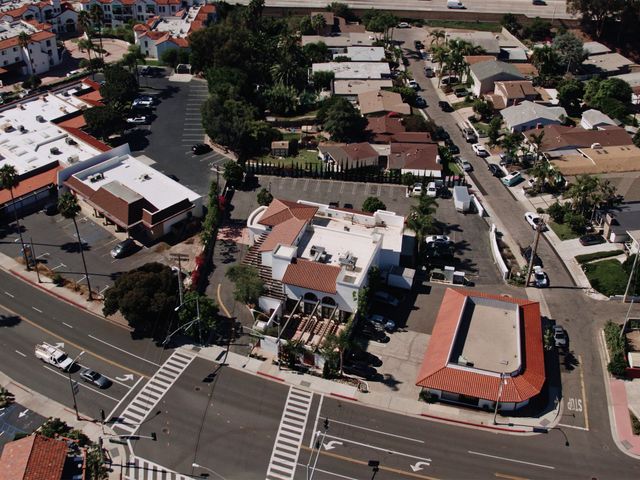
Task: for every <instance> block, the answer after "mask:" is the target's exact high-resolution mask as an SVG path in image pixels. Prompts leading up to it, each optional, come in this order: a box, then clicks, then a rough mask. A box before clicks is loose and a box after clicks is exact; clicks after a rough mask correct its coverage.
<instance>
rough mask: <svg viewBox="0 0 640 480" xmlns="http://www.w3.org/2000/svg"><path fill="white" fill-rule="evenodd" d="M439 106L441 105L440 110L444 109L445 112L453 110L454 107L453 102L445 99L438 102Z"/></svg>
mask: <svg viewBox="0 0 640 480" xmlns="http://www.w3.org/2000/svg"><path fill="white" fill-rule="evenodd" d="M438 106H439V107H440V110H442V111H443V112H453V107H452V106H451V104H450V103H449V102H445V101H444V100H440V101H439V102H438Z"/></svg>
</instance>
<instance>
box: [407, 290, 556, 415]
mask: <svg viewBox="0 0 640 480" xmlns="http://www.w3.org/2000/svg"><path fill="white" fill-rule="evenodd" d="M544 357H545V355H544V348H543V337H542V320H541V318H540V305H539V303H537V302H532V301H531V300H525V299H520V298H515V297H511V296H505V295H496V294H488V293H482V292H477V291H471V290H454V289H451V288H447V290H446V291H445V295H444V298H443V300H442V303H441V304H440V310H439V311H438V315H437V317H436V322H435V326H434V328H433V332H432V334H431V339H430V340H429V345H428V346H427V351H426V353H425V356H424V360H423V363H422V367H421V368H420V371H419V373H418V377H417V379H416V385H417V386H419V387H422V388H423V389H424V390H425V391H426V392H428V393H429V394H430V395H432V396H434V397H436V398H437V399H439V400H440V401H445V402H451V403H456V404H461V405H464V406H471V407H476V408H482V409H485V410H489V411H493V410H496V411H497V410H501V411H513V410H518V409H520V408H522V407H524V406H526V405H528V404H529V402H530V401H532V400H533V399H535V398H536V397H537V396H538V395H539V394H540V393H541V391H542V389H543V387H544V384H545V381H546V377H545V366H544V363H545V362H544Z"/></svg>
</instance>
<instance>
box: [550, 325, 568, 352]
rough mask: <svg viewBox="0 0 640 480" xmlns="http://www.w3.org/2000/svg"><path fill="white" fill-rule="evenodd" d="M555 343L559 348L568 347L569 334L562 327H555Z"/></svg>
mask: <svg viewBox="0 0 640 480" xmlns="http://www.w3.org/2000/svg"><path fill="white" fill-rule="evenodd" d="M553 341H554V343H555V345H556V347H558V348H560V347H566V346H567V332H566V331H565V329H564V328H562V327H561V326H560V325H554V326H553Z"/></svg>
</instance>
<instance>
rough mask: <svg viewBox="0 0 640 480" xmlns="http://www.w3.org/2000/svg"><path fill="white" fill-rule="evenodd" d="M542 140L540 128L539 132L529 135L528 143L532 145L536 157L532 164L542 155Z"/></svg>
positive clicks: (542, 131) (542, 133) (542, 135)
mask: <svg viewBox="0 0 640 480" xmlns="http://www.w3.org/2000/svg"><path fill="white" fill-rule="evenodd" d="M543 141H544V130H540V133H537V134H536V133H532V134H531V135H529V143H530V144H531V146H532V147H533V149H534V151H535V154H536V159H535V162H534V164H536V163H538V161H539V160H540V157H541V155H542V153H541V151H540V150H542V142H543Z"/></svg>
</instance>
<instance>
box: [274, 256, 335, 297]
mask: <svg viewBox="0 0 640 480" xmlns="http://www.w3.org/2000/svg"><path fill="white" fill-rule="evenodd" d="M339 274H340V267H337V266H335V265H327V264H326V263H318V262H312V261H310V260H304V259H302V258H298V259H297V260H296V261H295V263H292V264H290V265H289V266H288V267H287V270H286V271H285V272H284V276H283V277H282V283H284V284H286V285H293V286H296V287H302V288H307V289H309V290H316V291H318V292H325V293H336V279H337V278H338V275H339Z"/></svg>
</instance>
